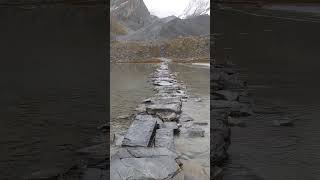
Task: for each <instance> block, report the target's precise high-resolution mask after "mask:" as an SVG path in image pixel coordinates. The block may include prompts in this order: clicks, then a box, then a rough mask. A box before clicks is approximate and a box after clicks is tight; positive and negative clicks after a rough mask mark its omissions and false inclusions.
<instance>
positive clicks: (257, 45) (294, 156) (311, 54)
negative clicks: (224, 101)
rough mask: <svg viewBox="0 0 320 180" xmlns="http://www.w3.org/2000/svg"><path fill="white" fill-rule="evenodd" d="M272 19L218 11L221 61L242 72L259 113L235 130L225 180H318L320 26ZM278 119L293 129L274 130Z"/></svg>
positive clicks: (217, 39) (216, 20) (217, 43)
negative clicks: (230, 62) (230, 63)
mask: <svg viewBox="0 0 320 180" xmlns="http://www.w3.org/2000/svg"><path fill="white" fill-rule="evenodd" d="M251 12H252V11H251ZM254 14H259V11H257V12H254ZM264 14H265V10H264ZM270 14H271V15H272V14H273V12H269V13H268V17H263V16H256V15H252V14H251V15H250V14H247V13H243V12H240V11H233V10H217V11H215V12H214V18H215V27H214V31H215V33H217V34H216V35H215V38H216V54H217V60H224V61H232V62H233V63H235V64H237V66H238V67H240V68H241V69H240V73H241V75H242V78H243V79H244V80H247V81H248V83H249V88H250V93H251V94H252V96H253V98H254V100H255V111H256V114H255V115H254V116H252V117H250V118H247V119H246V120H245V122H246V123H247V127H245V128H239V127H234V128H232V137H231V138H232V144H231V146H230V149H229V153H230V159H229V161H228V162H227V164H226V175H225V178H224V179H225V180H229V179H232V180H234V179H265V180H288V179H290V180H301V179H304V180H316V179H320V168H319V167H320V158H319V157H320V156H319V152H320V144H319V142H320V133H319V132H320V131H319V127H320V121H319V118H320V95H319V92H320V83H319V80H318V77H320V71H319V68H320V61H319V58H320V51H319V45H318V43H319V40H320V35H319V32H320V23H317V22H315V21H314V20H312V21H310V19H307V18H305V16H304V15H303V14H295V18H297V17H299V19H300V20H298V21H296V20H293V19H287V18H286V13H285V12H281V13H279V14H277V16H278V17H277V18H274V17H270V16H269V15H270ZM288 14H290V16H292V13H288ZM280 15H281V16H280ZM279 16H280V17H282V16H283V17H284V19H282V18H279ZM301 19H302V20H301ZM281 118H290V119H292V120H294V126H293V127H274V126H272V125H273V123H272V121H273V120H277V119H281Z"/></svg>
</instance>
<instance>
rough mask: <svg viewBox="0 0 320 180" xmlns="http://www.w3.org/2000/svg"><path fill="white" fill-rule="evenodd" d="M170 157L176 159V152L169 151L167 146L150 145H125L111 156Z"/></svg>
mask: <svg viewBox="0 0 320 180" xmlns="http://www.w3.org/2000/svg"><path fill="white" fill-rule="evenodd" d="M163 156H167V157H171V158H172V159H177V158H178V155H177V153H175V152H173V151H170V150H169V149H168V148H163V147H160V148H157V147H156V148H151V147H126V148H121V149H119V151H118V152H117V153H116V154H115V155H114V156H113V157H112V158H111V159H115V158H119V159H124V158H157V157H163Z"/></svg>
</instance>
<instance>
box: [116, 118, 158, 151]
mask: <svg viewBox="0 0 320 180" xmlns="http://www.w3.org/2000/svg"><path fill="white" fill-rule="evenodd" d="M136 118H139V119H138V120H137V119H136V120H134V121H133V122H132V124H131V125H130V127H129V129H128V131H127V133H126V135H125V136H124V139H123V141H122V146H138V147H148V146H150V145H151V138H152V136H153V134H154V132H155V129H156V125H157V119H156V118H153V117H152V116H149V115H139V117H136Z"/></svg>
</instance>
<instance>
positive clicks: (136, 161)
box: [110, 156, 184, 180]
mask: <svg viewBox="0 0 320 180" xmlns="http://www.w3.org/2000/svg"><path fill="white" fill-rule="evenodd" d="M181 174H182V170H181V168H180V167H179V165H178V164H177V162H176V160H175V159H173V158H171V157H168V156H163V157H155V158H125V159H115V160H112V161H111V163H110V179H112V180H124V179H128V180H129V179H131V180H138V179H139V180H142V179H150V180H151V179H154V180H164V179H166V180H170V179H176V180H183V178H184V177H183V176H181ZM177 177H179V178H177Z"/></svg>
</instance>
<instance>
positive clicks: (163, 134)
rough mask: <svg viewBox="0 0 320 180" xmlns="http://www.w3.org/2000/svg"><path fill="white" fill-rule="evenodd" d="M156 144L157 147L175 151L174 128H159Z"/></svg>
mask: <svg viewBox="0 0 320 180" xmlns="http://www.w3.org/2000/svg"><path fill="white" fill-rule="evenodd" d="M154 145H155V147H165V148H168V149H169V150H171V151H175V146H174V139H173V130H172V129H169V128H161V129H157V131H156V137H155V143H154Z"/></svg>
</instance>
